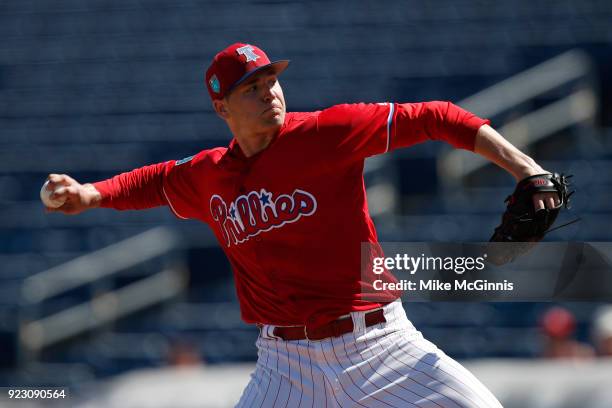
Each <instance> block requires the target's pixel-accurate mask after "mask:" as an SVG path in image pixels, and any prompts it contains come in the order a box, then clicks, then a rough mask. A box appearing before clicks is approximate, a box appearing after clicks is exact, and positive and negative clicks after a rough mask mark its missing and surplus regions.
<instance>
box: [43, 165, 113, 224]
mask: <svg viewBox="0 0 612 408" xmlns="http://www.w3.org/2000/svg"><path fill="white" fill-rule="evenodd" d="M47 180H48V181H49V184H48V186H47V190H49V191H52V193H51V195H50V197H49V198H50V199H51V200H54V201H56V200H57V201H64V204H62V205H61V206H59V207H57V208H52V207H48V206H45V208H46V210H47V211H48V212H61V213H64V214H79V213H81V212H83V211H85V210H89V209H90V208H95V207H98V206H99V203H100V200H101V196H100V193H99V192H98V191H97V190H96V189H95V188H94V187H93V185H91V184H80V183H79V182H78V181H76V180H75V179H73V178H72V177H70V176H68V175H66V174H49V176H48V177H47Z"/></svg>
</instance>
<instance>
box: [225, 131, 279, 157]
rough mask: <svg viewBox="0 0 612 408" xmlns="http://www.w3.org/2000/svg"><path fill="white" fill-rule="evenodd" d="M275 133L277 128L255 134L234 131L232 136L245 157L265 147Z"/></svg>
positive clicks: (253, 154)
mask: <svg viewBox="0 0 612 408" xmlns="http://www.w3.org/2000/svg"><path fill="white" fill-rule="evenodd" d="M277 134H278V130H276V131H272V132H266V133H256V134H253V133H251V134H240V133H238V132H236V133H234V137H235V138H236V141H237V142H238V145H239V146H240V150H242V153H243V154H244V155H245V157H251V156H255V155H256V154H257V153H259V152H261V151H262V150H264V149H265V148H267V147H268V146H269V145H270V143H271V142H272V140H274V137H275V136H276V135H277Z"/></svg>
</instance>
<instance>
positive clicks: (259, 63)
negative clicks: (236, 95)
mask: <svg viewBox="0 0 612 408" xmlns="http://www.w3.org/2000/svg"><path fill="white" fill-rule="evenodd" d="M287 65H289V60H279V61H274V62H270V59H269V58H268V56H267V55H266V53H265V52H263V51H262V50H261V49H260V48H258V47H256V46H254V45H251V44H243V43H235V44H232V45H230V46H229V47H227V48H226V49H224V50H223V51H221V52H219V53H218V54H217V55H215V58H214V59H213V60H212V62H211V64H210V66H209V67H208V69H207V70H206V88H207V89H208V93H209V94H210V98H211V99H212V100H215V99H223V98H224V97H226V96H227V94H229V93H230V92H231V90H232V89H234V88H235V87H236V86H237V85H239V84H240V83H241V82H243V81H244V80H245V79H247V78H248V77H250V76H251V75H253V74H254V73H256V72H258V71H261V70H262V69H265V68H268V67H271V68H272V69H273V70H274V72H275V73H276V74H280V73H281V72H283V71H284V70H285V68H287Z"/></svg>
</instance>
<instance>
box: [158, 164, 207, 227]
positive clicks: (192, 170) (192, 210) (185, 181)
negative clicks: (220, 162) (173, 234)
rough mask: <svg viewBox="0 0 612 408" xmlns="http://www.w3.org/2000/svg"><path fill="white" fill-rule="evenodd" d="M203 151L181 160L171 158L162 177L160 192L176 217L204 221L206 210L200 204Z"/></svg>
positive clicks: (202, 179) (202, 178)
mask: <svg viewBox="0 0 612 408" xmlns="http://www.w3.org/2000/svg"><path fill="white" fill-rule="evenodd" d="M203 157H204V152H203V153H200V154H198V155H196V156H191V157H188V158H186V159H182V160H173V161H171V162H170V166H169V168H168V170H167V172H166V177H164V183H163V186H162V192H163V194H164V197H165V199H166V202H167V203H168V206H169V207H170V209H171V210H172V212H173V213H174V215H176V216H177V217H178V218H181V219H188V218H195V219H199V220H202V221H206V216H207V212H206V211H204V208H205V206H203V205H202V204H201V200H202V196H203V194H202V191H201V190H202V188H203V184H202V183H205V181H204V175H205V173H206V171H205V170H204V169H203V168H202V161H201V159H202V158H203Z"/></svg>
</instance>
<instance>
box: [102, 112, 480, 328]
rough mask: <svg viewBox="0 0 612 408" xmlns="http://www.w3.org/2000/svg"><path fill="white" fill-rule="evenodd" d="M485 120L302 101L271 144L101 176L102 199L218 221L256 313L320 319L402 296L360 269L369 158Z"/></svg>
mask: <svg viewBox="0 0 612 408" xmlns="http://www.w3.org/2000/svg"><path fill="white" fill-rule="evenodd" d="M485 123H488V121H486V120H483V119H480V118H478V117H476V116H474V115H473V114H471V113H469V112H467V111H465V110H463V109H461V108H459V107H457V106H456V105H453V104H452V103H449V102H425V103H408V104H392V103H380V104H353V105H337V106H333V107H331V108H329V109H325V110H322V111H317V112H307V113H298V112H293V113H287V115H286V117H285V123H284V124H283V126H282V128H281V130H280V132H279V133H278V135H277V136H276V137H275V139H274V140H273V141H272V142H271V143H270V145H269V146H268V147H267V148H266V149H264V150H262V151H261V152H259V153H258V154H256V155H254V156H252V157H248V158H247V157H245V156H244V154H243V153H242V151H241V149H240V147H239V145H238V143H237V142H236V140H232V142H231V143H230V145H229V147H227V148H215V149H210V150H204V151H202V152H200V153H198V154H196V155H195V156H192V157H190V158H187V159H183V160H178V161H174V160H173V161H169V162H165V163H159V164H155V165H151V166H146V167H142V168H140V169H136V170H133V171H131V172H129V173H123V174H120V175H118V176H115V177H113V178H111V179H108V180H105V181H102V182H98V183H95V184H94V186H95V187H96V188H97V189H98V191H100V193H101V194H102V197H103V201H102V206H103V207H111V208H115V209H142V208H149V207H153V206H159V205H167V206H169V207H170V208H171V209H172V211H173V212H174V214H175V215H176V216H177V217H179V218H194V219H198V220H201V221H203V222H205V223H206V224H208V225H209V226H210V227H211V228H212V229H213V231H214V233H215V235H216V237H217V239H218V240H219V244H220V245H221V247H222V248H223V250H224V251H225V253H226V255H227V257H228V259H229V261H230V263H231V266H232V268H233V271H234V274H235V281H236V289H237V293H238V298H239V300H240V305H241V312H242V318H243V319H244V320H245V321H246V322H249V323H264V324H275V325H302V324H306V325H308V326H309V327H312V328H314V327H317V326H319V325H321V324H324V323H326V322H328V321H330V320H333V319H335V318H337V317H338V316H341V315H344V314H347V313H349V312H351V311H357V310H367V309H370V308H375V307H379V306H381V305H382V304H385V303H388V302H390V301H393V300H394V299H396V298H397V296H398V293H395V292H380V291H375V290H374V289H373V287H372V281H373V279H374V275H373V274H372V278H373V279H372V280H370V279H369V278H365V279H364V278H363V275H362V273H361V265H362V259H361V243H362V242H365V243H372V244H374V246H373V248H375V250H374V252H377V250H376V248H379V247H378V246H377V236H376V231H375V229H374V224H373V222H372V219H371V218H370V215H369V212H368V205H367V201H366V193H365V186H364V181H363V166H364V160H365V159H366V158H367V157H369V156H373V155H377V154H381V153H385V152H387V151H390V150H393V149H397V148H399V147H406V146H410V145H414V144H416V143H420V142H423V141H425V140H428V139H436V140H445V141H447V142H449V143H451V144H452V145H454V146H455V147H458V148H463V149H468V150H473V149H474V140H475V135H476V132H477V130H478V128H479V127H480V126H482V125H483V124H485ZM373 255H376V256H380V255H382V252H381V251H380V253H378V254H370V255H369V256H373ZM202 273H205V271H203V272H202ZM377 278H378V277H377ZM386 278H387V279H393V278H392V277H390V276H387V277H386Z"/></svg>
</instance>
